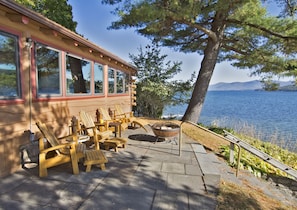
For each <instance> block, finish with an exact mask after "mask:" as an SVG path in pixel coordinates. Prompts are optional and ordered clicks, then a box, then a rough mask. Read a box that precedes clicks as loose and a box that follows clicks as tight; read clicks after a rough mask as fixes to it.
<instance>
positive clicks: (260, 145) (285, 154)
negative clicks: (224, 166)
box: [220, 135, 297, 177]
mask: <svg viewBox="0 0 297 210" xmlns="http://www.w3.org/2000/svg"><path fill="white" fill-rule="evenodd" d="M237 136H239V138H241V139H244V140H245V141H246V142H247V143H249V144H251V145H252V146H254V147H255V148H257V149H259V150H261V151H262V152H265V153H266V154H268V155H270V156H271V157H273V158H275V159H277V160H278V161H280V162H282V163H284V164H286V165H288V166H290V167H292V168H294V169H295V170H297V154H296V153H294V152H290V151H288V150H285V149H282V148H280V147H279V146H277V145H275V144H272V143H269V142H263V141H261V140H258V139H254V138H250V137H247V136H241V135H237ZM220 149H221V155H223V156H224V157H225V158H226V159H227V160H229V157H230V150H229V146H222V147H221V148H220ZM235 152H236V153H237V152H238V147H235ZM235 162H236V163H237V155H235ZM239 167H240V168H241V169H247V170H249V171H250V172H251V173H253V174H254V175H255V176H258V177H261V176H265V175H267V174H276V175H281V176H286V173H285V172H283V171H281V170H279V169H277V168H275V167H273V166H272V165H270V164H268V163H266V162H265V161H263V160H261V159H260V158H258V157H257V156H255V155H252V154H251V153H249V152H247V151H245V150H243V149H242V152H241V159H240V166H239Z"/></svg>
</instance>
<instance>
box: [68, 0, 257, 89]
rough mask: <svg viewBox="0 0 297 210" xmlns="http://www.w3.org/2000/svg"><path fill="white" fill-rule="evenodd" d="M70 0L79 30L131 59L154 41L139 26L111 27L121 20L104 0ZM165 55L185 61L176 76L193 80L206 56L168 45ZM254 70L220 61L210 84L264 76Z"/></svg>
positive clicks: (164, 49) (162, 52)
mask: <svg viewBox="0 0 297 210" xmlns="http://www.w3.org/2000/svg"><path fill="white" fill-rule="evenodd" d="M68 3H69V4H70V5H71V6H72V13H73V19H74V21H76V22H77V23H78V24H77V28H76V29H77V32H78V33H79V34H81V35H83V36H84V37H85V38H86V39H88V40H89V41H90V42H92V43H94V44H96V45H98V46H100V47H102V48H104V49H105V50H107V51H109V52H110V53H113V54H114V55H116V56H118V57H120V58H122V59H124V60H126V61H127V62H131V60H130V58H129V54H133V55H138V54H139V51H138V49H139V48H140V47H143V48H144V47H145V46H146V45H147V44H149V43H150V40H149V39H148V38H145V37H144V36H141V35H139V34H137V33H136V32H135V29H120V30H108V29H107V28H108V27H109V26H110V25H111V23H112V21H115V20H117V16H115V15H113V14H111V11H112V10H113V7H112V6H109V5H102V4H101V0H68ZM161 54H162V55H168V56H167V59H168V60H170V61H172V62H173V61H178V62H180V61H181V62H182V65H181V69H182V71H181V73H179V74H178V75H176V76H175V78H174V79H177V80H186V79H190V77H191V74H192V73H193V72H194V71H195V72H196V75H197V74H198V71H199V69H200V63H201V60H202V56H200V55H198V54H197V53H188V54H185V53H179V52H175V51H173V49H171V48H165V47H164V48H162V51H161ZM250 73H251V71H250V70H247V69H244V70H243V69H236V68H234V67H232V66H231V65H230V64H229V63H227V62H223V63H219V64H217V65H216V67H215V70H214V74H213V76H212V79H211V81H210V84H216V83H219V82H228V83H229V82H245V81H251V80H256V79H261V78H260V77H256V76H253V77H251V76H250Z"/></svg>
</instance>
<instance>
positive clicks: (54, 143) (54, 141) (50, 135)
mask: <svg viewBox="0 0 297 210" xmlns="http://www.w3.org/2000/svg"><path fill="white" fill-rule="evenodd" d="M36 125H37V127H38V128H39V130H40V132H41V133H42V135H43V137H44V138H45V139H46V140H47V141H48V142H49V143H50V145H51V146H52V147H55V146H58V145H60V142H59V140H58V139H57V137H56V136H55V134H54V133H53V132H52V131H51V130H49V129H48V128H47V126H46V125H45V124H44V123H42V122H40V121H37V122H36ZM56 152H57V153H58V154H60V151H59V150H56Z"/></svg>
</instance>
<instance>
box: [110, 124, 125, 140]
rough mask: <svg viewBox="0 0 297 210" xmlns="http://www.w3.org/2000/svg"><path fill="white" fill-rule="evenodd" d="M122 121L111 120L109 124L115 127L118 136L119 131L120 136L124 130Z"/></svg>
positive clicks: (115, 134)
mask: <svg viewBox="0 0 297 210" xmlns="http://www.w3.org/2000/svg"><path fill="white" fill-rule="evenodd" d="M121 124H122V123H121V122H110V123H109V124H108V125H109V126H110V127H114V136H115V137H117V133H118V132H119V137H121V136H122V132H121V130H122V129H121Z"/></svg>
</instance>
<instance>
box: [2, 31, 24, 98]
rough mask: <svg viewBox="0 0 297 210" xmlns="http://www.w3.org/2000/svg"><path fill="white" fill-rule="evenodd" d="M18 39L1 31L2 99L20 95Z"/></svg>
mask: <svg viewBox="0 0 297 210" xmlns="http://www.w3.org/2000/svg"><path fill="white" fill-rule="evenodd" d="M18 74H19V65H18V39H17V37H16V36H14V35H11V34H7V33H3V32H1V31H0V99H7V98H17V97H20V81H19V75H18Z"/></svg>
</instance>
